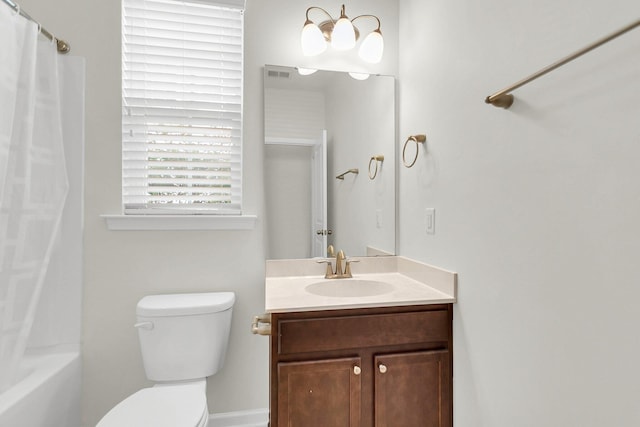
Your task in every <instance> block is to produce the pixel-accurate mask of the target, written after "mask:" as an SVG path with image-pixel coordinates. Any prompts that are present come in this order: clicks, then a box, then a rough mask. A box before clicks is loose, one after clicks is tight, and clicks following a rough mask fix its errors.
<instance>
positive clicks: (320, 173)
mask: <svg viewBox="0 0 640 427" xmlns="http://www.w3.org/2000/svg"><path fill="white" fill-rule="evenodd" d="M311 232H312V233H313V234H312V236H311V256H312V257H326V255H327V233H328V230H327V131H326V129H325V130H323V131H322V135H321V137H320V138H319V140H318V143H317V144H315V145H314V146H313V151H312V153H311Z"/></svg>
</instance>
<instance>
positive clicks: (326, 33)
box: [300, 5, 384, 64]
mask: <svg viewBox="0 0 640 427" xmlns="http://www.w3.org/2000/svg"><path fill="white" fill-rule="evenodd" d="M313 9H317V10H321V11H322V12H324V13H325V14H326V15H327V16H328V17H329V19H328V20H326V21H322V22H321V23H320V25H316V24H315V23H314V22H313V21H312V20H311V19H309V12H310V11H311V10H313ZM360 18H373V19H375V20H376V21H377V23H378V27H377V28H376V29H375V30H373V31H372V32H371V33H369V34H368V35H367V37H365V39H364V40H363V41H362V43H361V44H360V49H359V51H358V54H359V55H360V58H362V59H363V60H364V61H367V62H370V63H372V64H377V63H378V62H380V60H381V59H382V52H383V50H384V39H383V38H382V32H381V31H380V19H379V18H378V17H377V16H375V15H358V16H356V17H355V18H353V19H349V18H348V17H347V15H346V13H345V10H344V5H342V8H341V9H340V18H338V19H337V20H336V19H333V17H332V16H331V15H330V14H329V12H327V11H326V10H324V9H323V8H321V7H317V6H311V7H310V8H308V9H307V12H306V20H305V22H304V26H303V27H302V34H301V36H300V41H301V44H302V53H303V54H304V55H305V56H315V55H319V54H321V53H322V52H324V51H325V50H326V49H327V43H328V42H329V43H331V47H333V48H334V49H336V50H349V49H353V48H354V47H355V45H356V40H358V37H359V36H360V31H359V30H358V28H357V27H356V26H355V25H353V22H354V21H355V20H356V19H360Z"/></svg>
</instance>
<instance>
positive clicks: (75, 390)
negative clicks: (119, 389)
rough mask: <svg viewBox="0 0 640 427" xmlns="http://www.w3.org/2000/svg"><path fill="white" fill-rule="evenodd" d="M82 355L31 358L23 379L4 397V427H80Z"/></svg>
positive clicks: (0, 411) (0, 409)
mask: <svg viewBox="0 0 640 427" xmlns="http://www.w3.org/2000/svg"><path fill="white" fill-rule="evenodd" d="M80 368H81V362H80V354H79V353H54V354H44V355H38V356H27V357H26V358H25V361H24V364H23V366H21V371H22V372H23V373H22V375H21V376H22V379H21V380H20V381H19V382H17V383H16V384H15V385H14V386H13V387H11V388H10V389H8V390H7V391H5V392H4V393H2V394H0V427H79V426H80V386H81V380H80V375H81V370H80Z"/></svg>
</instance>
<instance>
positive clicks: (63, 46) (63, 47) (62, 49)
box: [2, 0, 71, 53]
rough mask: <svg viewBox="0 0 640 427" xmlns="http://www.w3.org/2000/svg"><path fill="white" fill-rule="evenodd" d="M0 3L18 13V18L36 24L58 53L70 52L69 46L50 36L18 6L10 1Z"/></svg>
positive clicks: (5, 0)
mask: <svg viewBox="0 0 640 427" xmlns="http://www.w3.org/2000/svg"><path fill="white" fill-rule="evenodd" d="M2 1H3V2H4V3H5V4H6V5H7V6H9V7H10V8H12V9H13V10H14V11H15V12H17V13H19V14H20V16H23V17H25V18H27V19H28V20H30V21H33V22H35V23H36V24H38V31H40V34H42V35H43V36H45V37H46V38H48V39H49V40H51V41H55V42H56V46H57V48H58V52H60V53H67V52H69V51H70V50H71V46H69V44H68V43H67V42H66V41H64V40H62V39H58V38H56V37H55V36H54V35H53V34H51V33H50V32H49V31H47V29H46V28H44V27H43V26H42V25H41V24H40V23H39V22H38V21H36V20H35V19H33V18H32V17H31V16H30V15H29V14H28V13H27V12H25V11H24V10H22V8H20V6H19V5H18V4H16V3H14V2H13V1H11V0H2Z"/></svg>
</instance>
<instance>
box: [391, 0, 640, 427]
mask: <svg viewBox="0 0 640 427" xmlns="http://www.w3.org/2000/svg"><path fill="white" fill-rule="evenodd" d="M639 16H640V3H638V2H637V1H631V0H613V1H611V2H601V1H596V0H566V1H561V2H558V1H553V0H540V1H537V2H513V1H508V0H487V1H484V2H477V1H468V0H451V1H446V2H436V1H425V0H401V1H400V27H399V28H400V46H401V49H400V80H399V81H400V99H401V104H400V122H401V126H400V136H401V139H404V138H406V137H407V136H408V135H411V134H415V133H426V134H427V137H428V142H427V144H426V148H427V152H426V155H425V153H424V152H421V153H420V158H419V159H418V162H417V164H416V166H415V167H414V168H412V169H405V168H404V167H401V169H402V170H401V173H400V202H401V203H400V253H402V254H403V255H406V256H409V257H412V258H416V259H419V260H423V261H427V262H430V263H433V264H435V265H438V266H441V267H444V268H448V269H451V270H454V271H457V272H458V273H459V300H458V303H457V304H456V306H455V309H454V335H453V336H454V395H455V396H454V419H455V425H456V426H457V427H483V426H484V427H512V426H518V427H526V426H532V427H533V426H536V427H538V426H546V427H549V426H558V427H565V426H580V427H591V426H592V427H600V426H625V427H626V426H636V425H640V407H639V406H638V401H639V400H640V388H639V385H638V384H640V370H638V360H640V339H639V338H638V337H640V334H638V326H639V325H640V310H638V301H639V300H640V286H639V284H640V271H639V270H638V267H637V266H638V256H639V254H640V239H639V238H638V237H639V236H640V221H638V218H640V172H639V168H638V158H640V127H639V123H640V121H639V120H638V118H639V117H640V55H639V52H640V30H638V29H636V30H634V31H633V32H631V33H628V34H626V35H624V36H622V37H621V38H619V39H617V40H614V41H612V42H611V43H609V44H608V45H606V46H604V47H601V48H600V49H598V50H596V51H593V52H590V53H589V54H587V56H584V57H582V58H580V59H578V60H576V61H575V62H572V63H571V64H568V65H566V66H565V67H563V68H561V69H558V70H556V71H554V72H553V73H551V74H548V75H546V76H543V77H542V78H540V79H539V80H536V81H535V82H532V83H530V84H529V85H527V86H525V87H523V88H521V89H518V90H516V91H515V92H514V95H515V96H516V101H515V103H514V105H513V107H512V108H511V109H510V110H506V111H505V110H502V109H497V108H494V107H492V106H489V105H486V104H485V103H484V102H483V100H484V98H485V97H486V96H487V95H490V94H491V93H492V92H495V91H497V90H499V89H502V88H503V87H505V86H507V85H509V84H511V83H513V82H515V81H517V80H519V79H520V78H523V77H525V76H527V75H528V74H530V73H533V72H534V71H537V70H538V69H540V68H542V67H543V66H546V65H548V64H550V63H552V62H553V61H555V60H556V59H559V58H561V57H563V56H564V55H567V54H569V53H571V52H573V51H575V50H577V49H579V48H581V47H583V46H585V45H587V44H588V43H591V42H592V41H595V40H596V39H598V38H600V37H602V36H604V35H606V34H608V33H610V32H613V31H615V30H616V29H618V28H620V27H622V26H624V25H626V24H628V23H630V22H631V21H632V20H634V19H638V17H639ZM427 207H434V208H435V209H436V233H435V235H428V234H426V233H425V232H424V222H423V221H424V215H423V213H424V209H425V208H427Z"/></svg>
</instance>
